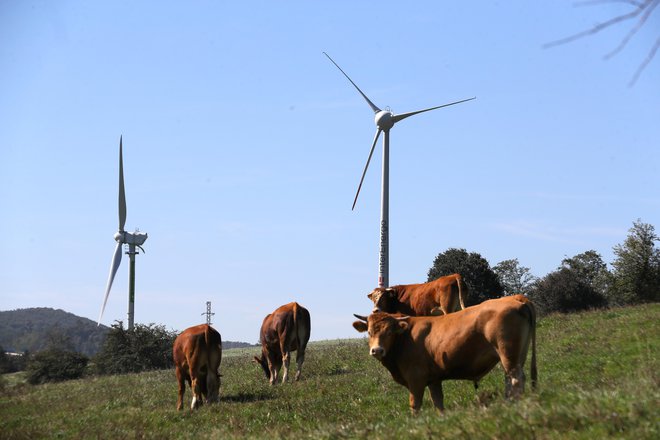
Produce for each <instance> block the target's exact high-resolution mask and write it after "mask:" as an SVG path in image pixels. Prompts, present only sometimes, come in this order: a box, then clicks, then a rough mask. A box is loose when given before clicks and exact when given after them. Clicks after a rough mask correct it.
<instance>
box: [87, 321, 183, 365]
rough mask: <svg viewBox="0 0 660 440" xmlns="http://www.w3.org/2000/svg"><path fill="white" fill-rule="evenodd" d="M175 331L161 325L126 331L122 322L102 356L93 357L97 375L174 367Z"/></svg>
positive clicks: (115, 327) (112, 331)
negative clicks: (173, 347) (173, 346)
mask: <svg viewBox="0 0 660 440" xmlns="http://www.w3.org/2000/svg"><path fill="white" fill-rule="evenodd" d="M174 339H176V332H173V331H167V330H165V327H164V326H162V325H156V324H149V325H142V324H136V325H135V326H134V327H133V329H132V330H128V329H124V327H123V325H122V322H121V321H119V322H117V323H116V324H113V325H112V327H111V329H110V331H109V332H108V334H107V336H106V339H105V342H104V343H103V346H102V348H101V350H100V351H99V353H98V354H97V355H96V356H95V357H94V358H93V362H94V371H95V372H96V373H98V374H122V373H137V372H140V371H147V370H156V369H164V368H171V367H172V366H173V365H174V361H173V359H172V345H173V344H174Z"/></svg>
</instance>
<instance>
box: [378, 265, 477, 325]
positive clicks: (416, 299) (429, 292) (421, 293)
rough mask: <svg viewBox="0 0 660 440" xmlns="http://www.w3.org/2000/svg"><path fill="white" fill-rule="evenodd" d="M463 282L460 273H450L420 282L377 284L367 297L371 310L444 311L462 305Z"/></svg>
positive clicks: (425, 313) (418, 313) (415, 313)
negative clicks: (370, 301)
mask: <svg viewBox="0 0 660 440" xmlns="http://www.w3.org/2000/svg"><path fill="white" fill-rule="evenodd" d="M466 296H467V286H466V285H465V282H464V281H463V277H461V275H460V274H457V273H455V274H451V275H447V276H444V277H440V278H438V279H436V280H433V281H429V282H428V283H422V284H401V285H398V286H392V287H377V288H376V289H374V290H373V291H372V292H371V293H370V294H368V295H367V297H368V298H369V299H370V300H372V301H373V303H374V310H373V311H374V312H375V311H380V312H386V313H403V314H404V315H408V316H429V315H446V314H447V313H451V312H453V311H455V310H458V306H459V304H460V307H461V310H462V309H465V302H464V297H466Z"/></svg>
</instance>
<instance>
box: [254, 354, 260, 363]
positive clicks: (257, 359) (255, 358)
mask: <svg viewBox="0 0 660 440" xmlns="http://www.w3.org/2000/svg"><path fill="white" fill-rule="evenodd" d="M252 362H256V363H257V364H261V359H259V358H258V357H256V356H255V357H254V359H252Z"/></svg>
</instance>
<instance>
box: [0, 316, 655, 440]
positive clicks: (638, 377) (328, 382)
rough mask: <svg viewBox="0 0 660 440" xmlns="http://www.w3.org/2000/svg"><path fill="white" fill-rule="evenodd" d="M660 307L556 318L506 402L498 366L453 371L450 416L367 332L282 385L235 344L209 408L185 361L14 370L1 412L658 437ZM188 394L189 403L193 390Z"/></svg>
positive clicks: (86, 427) (276, 432)
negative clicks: (531, 380) (384, 358)
mask: <svg viewBox="0 0 660 440" xmlns="http://www.w3.org/2000/svg"><path fill="white" fill-rule="evenodd" d="M659 317H660V304H648V305H643V306H636V307H626V308H617V309H611V310H601V311H594V312H587V313H576V314H570V315H552V316H548V317H542V318H540V319H539V323H538V330H537V336H538V339H537V343H538V367H539V389H538V390H537V391H535V392H532V391H531V389H530V388H529V387H527V389H526V390H525V394H524V395H523V397H522V398H521V399H519V400H517V401H505V400H504V398H503V388H504V384H503V382H504V381H503V373H502V371H501V369H500V368H499V367H496V369H495V370H493V371H492V372H491V373H490V374H488V375H487V376H486V377H484V379H483V380H482V381H481V383H480V387H479V390H478V392H475V390H474V388H473V386H472V383H471V382H468V381H446V382H445V383H444V384H443V386H444V396H445V405H446V408H447V410H446V412H445V414H444V415H442V416H440V415H438V414H437V413H436V411H435V409H434V408H433V405H432V404H431V401H430V398H429V395H428V392H427V393H426V396H425V399H424V405H423V407H422V409H421V411H420V414H419V415H418V416H417V417H412V416H411V415H410V412H409V409H408V393H407V391H406V390H405V389H404V388H403V387H401V386H400V385H397V384H396V383H395V382H394V381H393V380H392V378H391V377H390V375H389V373H388V372H387V371H386V370H385V368H384V367H383V366H382V365H381V364H380V363H379V362H377V361H376V360H374V359H372V358H371V357H370V356H369V355H368V346H367V343H366V340H365V339H363V338H360V339H350V340H338V341H321V342H313V343H310V344H309V346H308V349H307V355H306V361H305V365H304V367H303V373H302V380H301V381H300V382H296V383H289V384H283V385H277V386H270V385H268V382H267V381H266V379H265V378H264V375H263V372H262V371H261V369H260V368H259V366H257V365H255V364H254V363H252V362H251V360H252V356H253V355H254V354H256V353H257V351H258V348H248V349H233V350H226V351H225V352H224V353H223V360H222V366H221V372H222V374H223V377H222V386H221V388H220V394H221V402H220V403H219V404H218V405H212V406H204V407H202V408H201V409H200V410H199V411H198V412H196V413H195V414H190V413H189V411H187V410H184V411H181V412H177V411H176V410H175V405H176V394H177V391H176V390H177V386H176V380H175V378H174V374H173V371H172V370H163V371H154V372H149V373H142V374H127V375H122V376H106V377H94V378H89V379H82V380H77V381H70V382H65V383H58V384H47V385H39V386H27V385H23V384H12V382H15V381H16V380H17V377H16V376H9V377H5V376H0V414H2V422H0V423H1V426H2V432H3V438H6V439H13V438H17V439H18V438H50V437H64V438H158V439H167V438H177V439H178V438H191V439H192V438H265V437H269V438H313V439H330V438H365V439H367V438H368V439H381V438H384V439H390V438H391V439H400V438H406V439H408V438H413V439H414V438H420V439H421V438H424V439H426V438H461V439H470V440H473V439H476V440H480V439H493V438H497V439H520V438H539V439H592V438H593V439H595V438H617V439H635V440H640V439H652V438H653V439H655V438H658V434H659V433H660V421H659V420H658V417H657V416H658V414H659V413H660V386H659V385H660V376H659V374H658V372H659V371H660V325H659V323H660V320H659V319H658V318H659ZM351 321H352V319H351V318H350V316H347V317H346V325H350V324H351ZM356 335H357V333H356ZM291 365H292V368H295V367H294V366H293V365H294V362H291ZM525 370H526V372H528V371H529V366H528V365H527V366H526V368H525ZM3 379H4V382H5V384H4V387H3V386H2V380H3ZM185 398H186V403H187V404H188V405H189V404H190V390H189V389H187V390H186V396H185ZM53 402H56V404H53ZM26 420H29V421H30V423H25V421H26Z"/></svg>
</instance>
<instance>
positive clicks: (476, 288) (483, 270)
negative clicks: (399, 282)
mask: <svg viewBox="0 0 660 440" xmlns="http://www.w3.org/2000/svg"><path fill="white" fill-rule="evenodd" d="M453 273H459V274H461V275H462V276H463V279H464V280H465V283H466V284H467V285H468V288H469V293H468V297H467V301H466V302H467V304H466V305H473V304H478V303H480V302H482V301H485V300H487V299H492V298H499V297H501V296H502V295H503V294H504V289H503V288H502V285H501V284H500V281H499V279H498V277H497V274H496V273H495V272H493V270H492V269H491V268H490V265H489V264H488V261H486V259H485V258H483V257H482V256H481V255H480V254H478V253H476V252H470V253H468V252H467V251H466V250H465V249H456V248H450V249H447V250H446V251H445V252H443V253H441V254H438V256H437V257H435V260H434V261H433V266H431V268H430V269H429V272H428V281H433V280H435V279H437V278H440V277H441V276H445V275H450V274H453Z"/></svg>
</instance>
